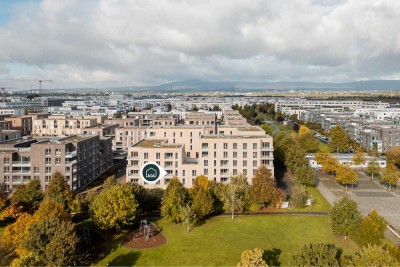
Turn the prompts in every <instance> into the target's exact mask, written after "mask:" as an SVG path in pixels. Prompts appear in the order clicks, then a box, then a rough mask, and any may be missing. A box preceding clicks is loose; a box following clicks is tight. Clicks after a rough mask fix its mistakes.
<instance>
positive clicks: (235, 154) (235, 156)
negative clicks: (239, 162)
mask: <svg viewBox="0 0 400 267" xmlns="http://www.w3.org/2000/svg"><path fill="white" fill-rule="evenodd" d="M233 158H234V159H235V158H237V152H236V151H235V152H233Z"/></svg>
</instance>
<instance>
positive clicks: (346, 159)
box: [306, 154, 386, 169]
mask: <svg viewBox="0 0 400 267" xmlns="http://www.w3.org/2000/svg"><path fill="white" fill-rule="evenodd" d="M332 156H333V157H334V158H335V159H336V160H337V161H338V162H339V163H340V164H342V165H347V166H349V167H350V168H352V169H363V168H366V167H367V166H368V163H369V162H370V161H373V160H376V162H377V163H378V165H379V167H380V168H385V167H386V160H385V159H381V158H378V159H376V158H375V157H371V156H368V155H364V157H365V161H364V162H363V163H361V164H359V165H357V164H355V163H354V161H353V155H352V154H332ZM306 159H307V160H308V161H309V164H310V167H311V168H313V169H320V168H322V165H321V164H319V163H318V162H317V161H316V160H315V154H307V155H306Z"/></svg>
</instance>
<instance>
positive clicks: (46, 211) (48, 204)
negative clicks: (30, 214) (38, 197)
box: [34, 198, 71, 221]
mask: <svg viewBox="0 0 400 267" xmlns="http://www.w3.org/2000/svg"><path fill="white" fill-rule="evenodd" d="M34 216H35V218H36V220H44V219H45V218H58V219H60V220H63V221H70V220H71V215H70V214H69V213H68V212H66V211H65V209H64V206H63V205H62V204H61V203H60V202H56V201H54V200H52V199H50V198H45V199H44V200H43V201H42V202H41V203H40V206H39V208H38V210H37V211H36V212H35V214H34Z"/></svg>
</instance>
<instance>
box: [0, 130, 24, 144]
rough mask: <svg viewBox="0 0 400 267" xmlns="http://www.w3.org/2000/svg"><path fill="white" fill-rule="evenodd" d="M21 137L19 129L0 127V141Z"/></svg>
mask: <svg viewBox="0 0 400 267" xmlns="http://www.w3.org/2000/svg"><path fill="white" fill-rule="evenodd" d="M18 138H21V132H20V131H19V130H2V129H1V128H0V142H3V141H8V140H14V139H18Z"/></svg>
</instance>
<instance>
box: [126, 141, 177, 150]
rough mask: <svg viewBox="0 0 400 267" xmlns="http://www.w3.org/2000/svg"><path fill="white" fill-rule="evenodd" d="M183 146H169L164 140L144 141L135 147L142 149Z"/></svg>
mask: <svg viewBox="0 0 400 267" xmlns="http://www.w3.org/2000/svg"><path fill="white" fill-rule="evenodd" d="M182 146H183V145H182V144H168V143H165V140H164V139H144V140H142V141H139V142H138V143H136V144H134V145H133V147H142V148H180V147H182Z"/></svg>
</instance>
